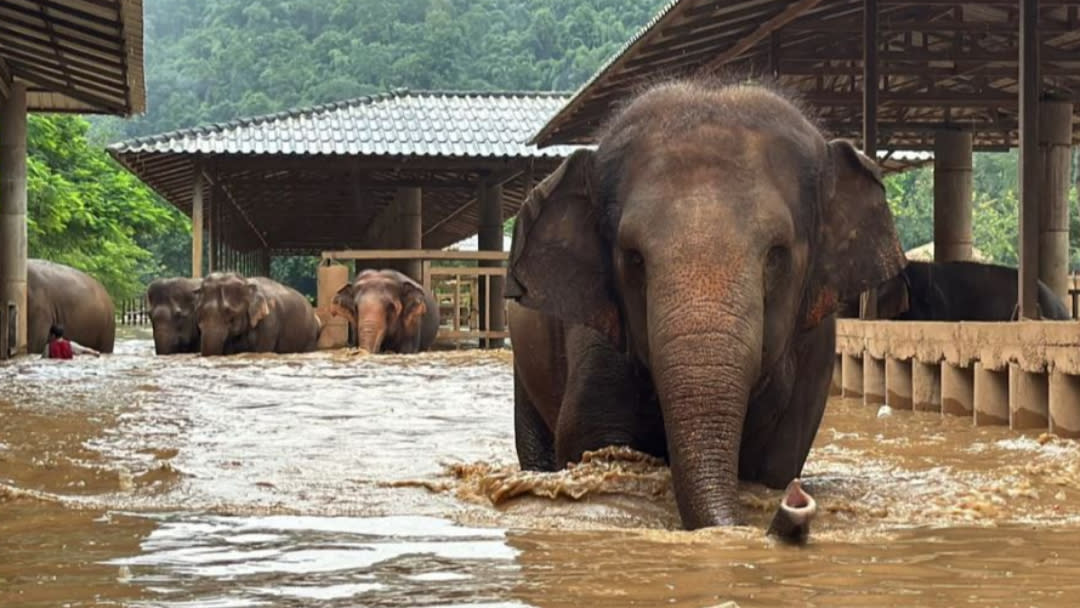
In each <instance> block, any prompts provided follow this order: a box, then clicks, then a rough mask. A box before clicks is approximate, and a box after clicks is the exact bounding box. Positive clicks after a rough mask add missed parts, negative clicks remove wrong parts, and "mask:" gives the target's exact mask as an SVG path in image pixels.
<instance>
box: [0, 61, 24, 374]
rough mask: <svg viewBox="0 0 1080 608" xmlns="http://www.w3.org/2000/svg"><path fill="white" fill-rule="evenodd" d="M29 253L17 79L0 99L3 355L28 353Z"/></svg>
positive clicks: (0, 350) (20, 87) (20, 96)
mask: <svg viewBox="0 0 1080 608" xmlns="http://www.w3.org/2000/svg"><path fill="white" fill-rule="evenodd" d="M27 254H28V250H27V241H26V85H25V84H23V83H21V82H14V83H11V87H10V90H9V91H8V97H7V98H6V99H0V359H7V358H8V357H9V356H10V355H11V354H17V355H23V354H26V258H27ZM12 306H14V314H13V315H11V317H13V318H9V313H10V312H11V310H12V309H11V307H12ZM12 321H14V323H15V327H14V331H12V328H11V323H12ZM12 342H14V344H12Z"/></svg>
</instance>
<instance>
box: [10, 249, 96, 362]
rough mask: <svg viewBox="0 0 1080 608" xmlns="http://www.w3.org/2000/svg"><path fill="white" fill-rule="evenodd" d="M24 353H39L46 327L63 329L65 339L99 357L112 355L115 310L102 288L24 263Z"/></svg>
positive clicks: (86, 278)
mask: <svg viewBox="0 0 1080 608" xmlns="http://www.w3.org/2000/svg"><path fill="white" fill-rule="evenodd" d="M26 317H27V318H26V324H27V327H26V341H27V345H26V346H27V351H28V352H30V353H31V354H35V353H40V352H42V351H43V350H44V349H45V344H46V342H48V340H49V326H51V325H54V324H59V325H63V326H64V337H65V338H67V339H69V340H74V341H75V342H78V343H79V344H82V345H83V346H88V347H90V348H92V349H94V350H96V351H98V352H101V353H111V352H113V343H114V342H115V340H116V309H115V308H114V307H113V302H112V298H110V297H109V293H108V292H107V291H105V287H104V286H102V284H101V283H99V282H98V281H97V279H95V278H93V277H91V276H90V275H88V274H86V273H84V272H82V271H79V270H75V269H74V268H72V267H70V266H64V265H63V264H57V263H55V262H49V261H46V260H38V259H29V260H27V261H26Z"/></svg>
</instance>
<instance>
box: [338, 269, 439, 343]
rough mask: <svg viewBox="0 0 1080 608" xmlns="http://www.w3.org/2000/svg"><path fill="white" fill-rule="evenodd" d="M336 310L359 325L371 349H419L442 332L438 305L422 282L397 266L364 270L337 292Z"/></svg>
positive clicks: (359, 334)
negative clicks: (401, 271)
mask: <svg viewBox="0 0 1080 608" xmlns="http://www.w3.org/2000/svg"><path fill="white" fill-rule="evenodd" d="M332 309H333V313H334V314H335V315H340V316H343V317H345V318H347V319H348V320H349V323H351V324H352V325H353V327H355V328H356V338H357V343H358V344H357V345H358V346H359V347H360V348H363V349H364V350H366V351H368V352H370V353H379V352H394V353H418V352H422V351H425V350H427V349H429V348H431V345H432V344H433V343H434V342H435V336H436V334H438V333H439V306H438V305H437V304H436V302H435V298H433V297H432V296H431V294H430V293H428V292H427V291H426V290H425V289H424V288H423V287H422V286H421V285H420V284H418V283H417V282H416V281H414V280H412V279H411V278H409V277H408V276H407V275H405V274H402V273H400V272H398V271H396V270H372V269H369V270H364V271H362V272H361V273H360V274H358V275H356V278H355V279H353V282H352V283H350V284H348V285H345V286H344V287H342V288H341V289H340V290H338V292H337V294H335V295H334V300H333V303H332Z"/></svg>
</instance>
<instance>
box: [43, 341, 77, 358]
mask: <svg viewBox="0 0 1080 608" xmlns="http://www.w3.org/2000/svg"><path fill="white" fill-rule="evenodd" d="M74 356H75V355H74V353H72V352H71V342H68V341H67V340H65V339H63V338H60V339H58V340H53V341H52V342H49V358H50V359H71V358H72V357H74Z"/></svg>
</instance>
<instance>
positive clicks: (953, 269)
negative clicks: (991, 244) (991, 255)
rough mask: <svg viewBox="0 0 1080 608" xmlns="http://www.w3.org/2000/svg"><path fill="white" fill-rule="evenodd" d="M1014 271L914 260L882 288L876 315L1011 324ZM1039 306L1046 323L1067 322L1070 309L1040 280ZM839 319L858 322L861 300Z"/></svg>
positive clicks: (847, 305)
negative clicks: (852, 319)
mask: <svg viewBox="0 0 1080 608" xmlns="http://www.w3.org/2000/svg"><path fill="white" fill-rule="evenodd" d="M1017 283H1018V281H1017V274H1016V269H1015V268H1010V267H1008V266H1000V265H997V264H983V263H980V262H966V261H957V262H921V261H912V262H908V265H907V266H906V267H905V268H904V269H903V270H902V271H901V272H900V273H899V274H897V275H896V276H894V277H893V278H891V279H889V280H887V281H885V282H884V283H882V284H880V285H878V287H877V316H878V318H880V319H895V320H898V321H1009V320H1012V319H1013V318H1014V314H1015V312H1016V303H1017V299H1018V297H1017V293H1018V284H1017ZM1038 295H1039V297H1038V306H1039V313H1040V315H1041V316H1042V318H1044V319H1055V320H1059V321H1066V320H1068V319H1070V318H1071V315H1070V314H1069V309H1068V308H1066V307H1065V303H1064V302H1062V301H1061V298H1059V297H1058V296H1057V295H1056V294H1055V293H1054V292H1053V291H1051V290H1050V288H1049V287H1047V286H1046V285H1045V284H1044V283H1043V282H1042V281H1039V294H1038ZM840 316H842V317H849V318H858V316H859V299H858V298H854V299H852V300H849V301H848V302H846V303H845V305H844V307H843V309H842V310H841V313H840Z"/></svg>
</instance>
